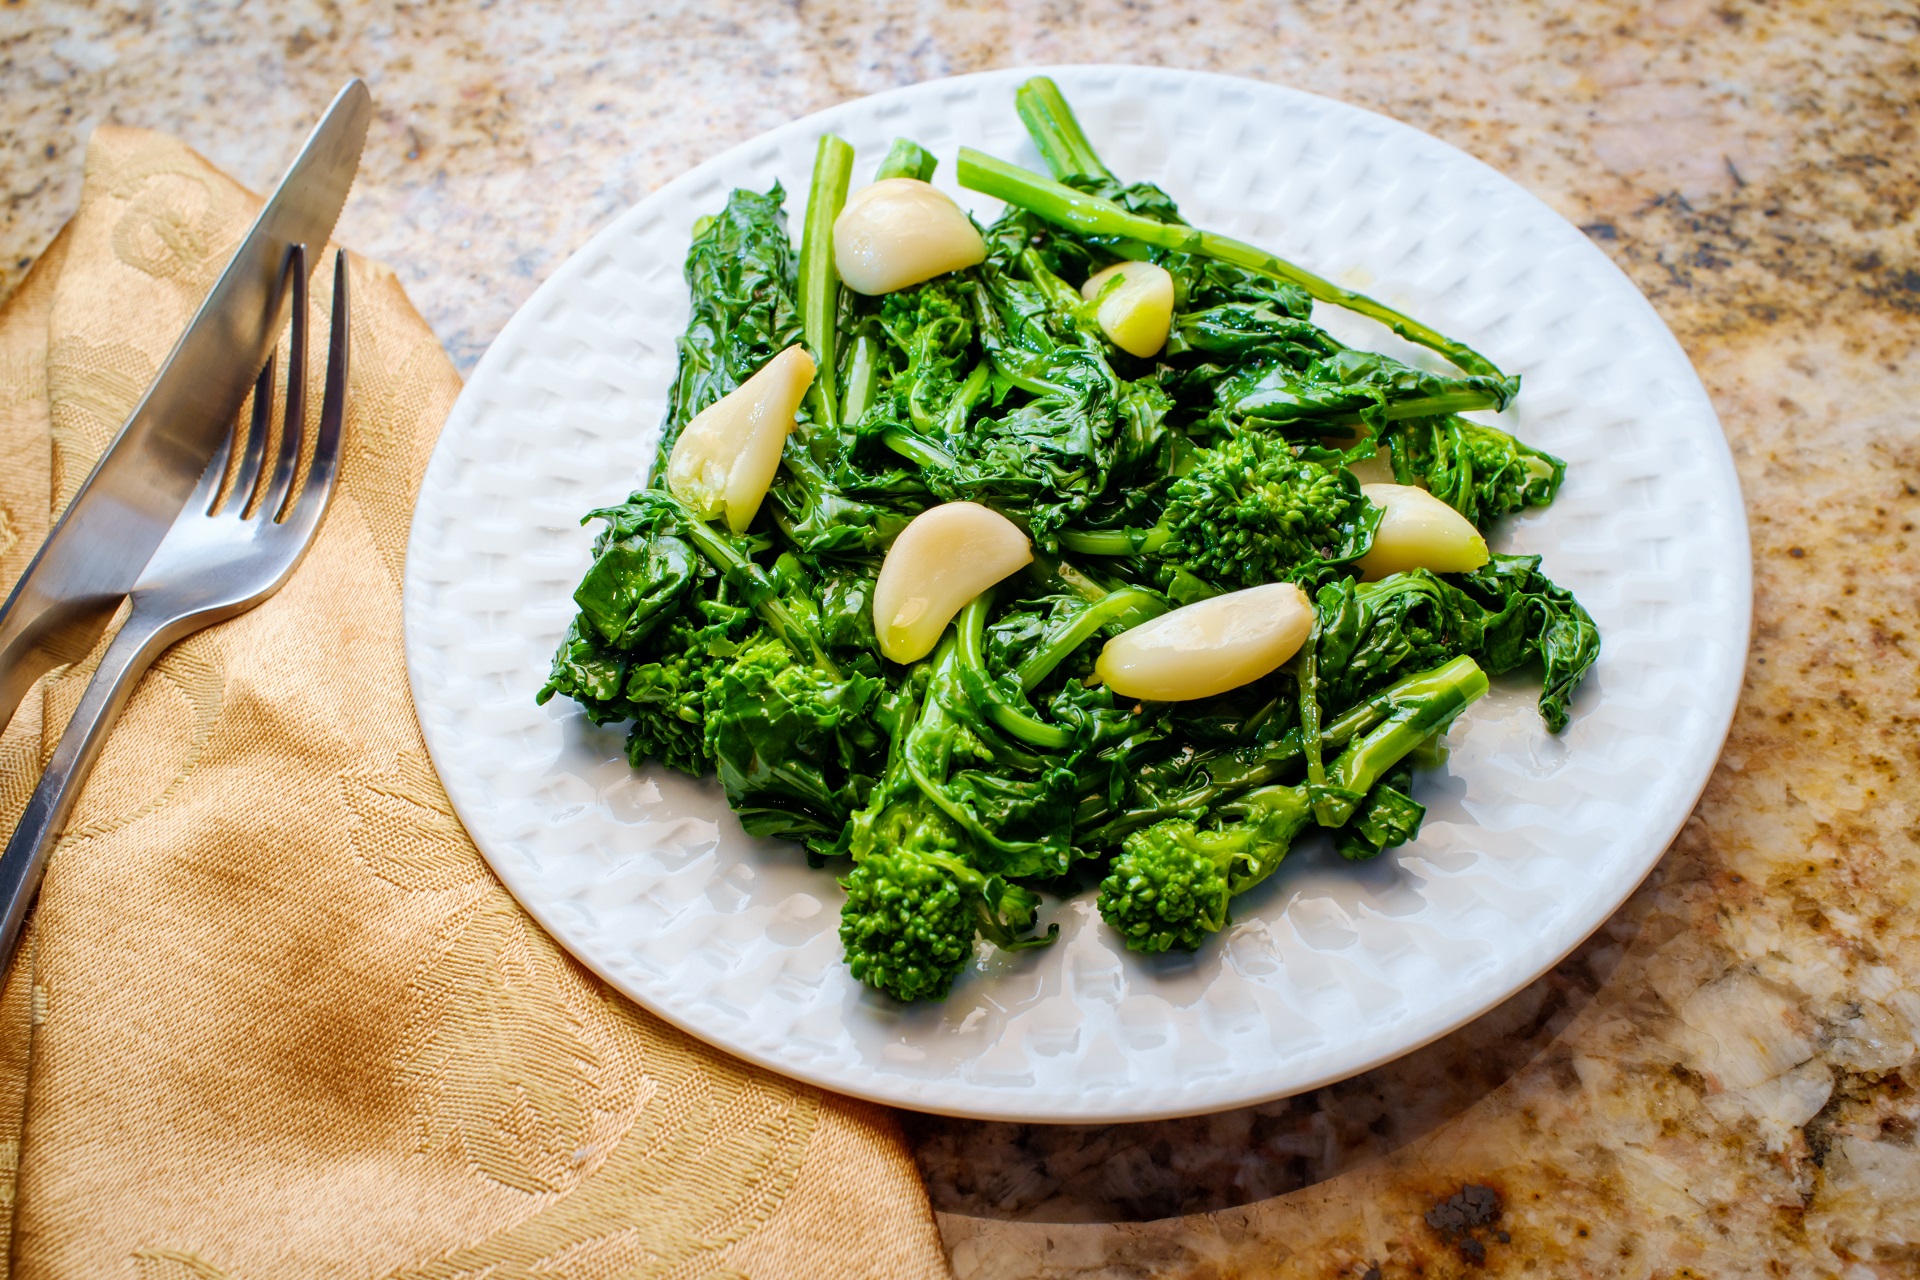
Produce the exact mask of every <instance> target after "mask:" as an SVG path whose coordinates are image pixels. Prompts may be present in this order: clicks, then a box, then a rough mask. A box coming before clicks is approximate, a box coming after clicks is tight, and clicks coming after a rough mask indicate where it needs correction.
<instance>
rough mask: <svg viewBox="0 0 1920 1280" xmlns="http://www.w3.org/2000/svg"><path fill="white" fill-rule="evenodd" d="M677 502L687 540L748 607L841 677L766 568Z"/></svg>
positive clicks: (817, 637)
mask: <svg viewBox="0 0 1920 1280" xmlns="http://www.w3.org/2000/svg"><path fill="white" fill-rule="evenodd" d="M674 506H676V507H677V508H679V513H680V517H681V520H680V523H681V524H682V526H683V527H684V531H685V533H686V535H687V540H688V541H690V542H692V543H693V545H694V547H695V548H696V549H698V550H699V552H700V554H701V555H703V556H705V557H706V558H707V559H708V560H709V561H710V562H711V563H712V564H713V567H714V568H716V569H718V570H720V572H721V574H722V575H723V576H724V577H725V578H726V579H727V581H729V582H731V583H733V585H734V586H735V587H736V588H737V589H738V590H739V592H740V594H741V596H742V597H743V598H744V599H745V600H746V602H747V605H748V607H749V608H751V609H752V610H753V611H754V612H755V613H757V614H759V615H760V620H761V621H762V622H764V623H766V624H767V625H768V626H769V627H771V628H773V632H774V634H775V635H777V636H779V637H780V638H781V639H782V640H784V641H785V642H786V643H787V644H788V645H789V646H791V647H792V648H794V649H796V650H798V651H800V652H801V653H804V654H805V655H807V657H808V658H810V659H812V661H813V665H814V666H816V667H819V668H820V669H821V670H822V671H825V672H826V673H827V674H828V675H831V676H833V677H834V678H835V679H838V678H839V676H840V670H839V668H838V667H836V666H835V665H834V664H833V660H832V659H831V658H829V657H827V653H826V649H825V648H824V647H823V646H822V645H821V643H820V637H819V636H818V635H816V634H815V633H814V630H813V628H812V627H809V626H808V625H807V624H806V623H805V622H803V621H801V619H800V618H799V616H798V615H797V614H795V613H794V612H793V610H791V609H789V608H787V605H786V602H785V601H783V600H782V599H780V588H779V587H778V586H776V585H775V584H774V581H773V579H772V578H770V577H768V576H767V571H766V570H765V569H762V568H761V567H760V566H759V565H757V564H755V563H754V562H753V560H752V559H750V558H749V557H748V556H746V555H745V554H743V553H742V552H741V550H740V549H739V548H738V547H736V546H734V545H733V544H732V543H731V542H729V541H727V540H726V539H725V538H723V537H721V536H720V535H719V534H718V533H716V532H714V529H713V526H712V525H709V524H708V523H707V522H706V521H704V520H702V519H700V518H699V517H698V516H696V515H694V514H693V512H692V511H691V510H690V509H689V508H687V507H686V506H685V505H683V504H682V503H680V502H679V501H678V500H677V499H675V500H674Z"/></svg>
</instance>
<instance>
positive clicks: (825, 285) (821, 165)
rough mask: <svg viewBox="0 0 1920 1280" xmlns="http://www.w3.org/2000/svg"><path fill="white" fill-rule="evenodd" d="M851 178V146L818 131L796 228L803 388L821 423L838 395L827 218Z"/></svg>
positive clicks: (833, 417)
mask: <svg viewBox="0 0 1920 1280" xmlns="http://www.w3.org/2000/svg"><path fill="white" fill-rule="evenodd" d="M852 177H853V147H852V146H851V145H849V144H848V143H847V142H846V140H845V139H842V138H836V137H834V136H833V135H832V134H830V133H828V134H822V135H821V137H820V146H819V149H818V150H816V151H815V152H814V157H813V182H812V184H811V185H810V186H809V187H808V189H807V220H806V223H805V225H804V226H803V227H802V228H801V233H800V327H801V331H802V332H803V333H805V334H806V338H807V346H808V347H810V348H811V349H812V351H813V363H814V372H813V386H812V387H810V388H809V389H808V391H807V395H808V398H809V399H810V400H811V401H812V402H813V406H814V417H815V421H817V422H818V423H819V424H820V425H821V426H823V427H827V428H834V427H837V426H839V425H840V424H839V421H838V419H837V415H838V413H839V410H840V397H839V395H838V393H837V391H836V388H835V386H834V381H835V377H836V373H835V369H836V366H835V364H834V360H835V358H836V352H835V349H834V340H835V336H836V335H835V332H834V328H835V325H836V324H837V323H838V321H839V312H840V274H839V272H837V271H836V270H835V269H834V265H833V223H834V219H836V218H838V217H839V216H840V210H841V207H842V206H844V205H845V204H846V203H847V183H848V181H849V180H850V179H851V178H852Z"/></svg>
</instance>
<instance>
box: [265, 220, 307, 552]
mask: <svg viewBox="0 0 1920 1280" xmlns="http://www.w3.org/2000/svg"><path fill="white" fill-rule="evenodd" d="M288 258H289V260H290V264H291V274H292V276H293V331H292V333H291V335H290V336H289V338H288V341H287V402H286V404H285V406H284V407H283V409H282V411H281V415H280V453H279V456H278V457H276V458H275V460H274V464H273V475H272V477H271V478H270V479H269V480H268V481H267V491H266V493H265V494H264V495H263V496H262V497H261V499H260V514H261V515H263V516H265V517H266V518H267V519H268V520H278V519H279V518H280V509H281V508H282V507H284V506H286V503H287V491H288V490H289V489H291V488H292V487H293V473H294V472H295V471H297V470H299V467H300V444H301V438H302V436H303V435H304V434H305V431H306V422H307V246H305V245H303V244H297V245H294V246H293V248H292V249H291V250H290V251H289V253H288Z"/></svg>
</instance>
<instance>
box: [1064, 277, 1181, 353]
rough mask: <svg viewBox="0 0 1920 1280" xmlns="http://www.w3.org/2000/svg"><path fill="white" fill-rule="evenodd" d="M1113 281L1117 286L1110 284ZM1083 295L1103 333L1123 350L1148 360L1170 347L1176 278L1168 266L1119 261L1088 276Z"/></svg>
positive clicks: (1082, 287)
mask: <svg viewBox="0 0 1920 1280" xmlns="http://www.w3.org/2000/svg"><path fill="white" fill-rule="evenodd" d="M1112 280H1117V281H1118V283H1117V284H1113V285H1109V284H1108V281H1112ZM1080 296H1081V297H1083V298H1085V299H1086V300H1087V301H1088V302H1091V303H1093V304H1094V317H1095V319H1097V320H1099V322H1100V331H1101V332H1102V333H1104V334H1106V335H1107V337H1109V338H1111V339H1113V345H1114V346H1116V347H1118V348H1120V349H1121V350H1122V351H1125V352H1128V353H1129V354H1131V355H1136V356H1141V357H1145V356H1150V355H1153V354H1154V353H1156V352H1158V351H1159V350H1160V348H1162V347H1164V346H1166V345H1167V333H1168V332H1169V331H1170V330H1171V329H1172V328H1173V277H1172V276H1171V275H1169V274H1168V273H1167V269H1166V268H1165V267H1160V266H1156V265H1154V264H1153V263H1151V262H1116V263H1114V264H1113V265H1112V266H1110V267H1108V268H1107V269H1106V270H1104V271H1096V272H1094V273H1093V274H1092V275H1090V276H1088V277H1087V282H1086V283H1085V284H1083V285H1081V286H1080Z"/></svg>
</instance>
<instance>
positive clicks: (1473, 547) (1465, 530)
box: [1359, 484, 1487, 582]
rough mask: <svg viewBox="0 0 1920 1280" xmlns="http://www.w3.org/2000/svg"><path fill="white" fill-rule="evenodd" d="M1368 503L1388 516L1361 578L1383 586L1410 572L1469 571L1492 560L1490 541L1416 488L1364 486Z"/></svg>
mask: <svg viewBox="0 0 1920 1280" xmlns="http://www.w3.org/2000/svg"><path fill="white" fill-rule="evenodd" d="M1360 492H1361V493H1363V494H1365V495H1366V497H1367V501H1369V502H1371V503H1372V504H1373V505H1374V506H1376V507H1379V508H1380V509H1381V511H1383V512H1385V514H1384V515H1383V516H1381V518H1380V529H1379V532H1377V533H1375V534H1374V535H1373V549H1372V550H1370V551H1368V552H1367V554H1365V555H1364V556H1361V557H1360V561H1359V568H1360V573H1361V576H1363V577H1364V578H1366V580H1367V581H1368V582H1377V581H1379V580H1380V579H1381V578H1384V577H1386V576H1388V575H1389V574H1394V573H1404V572H1406V571H1407V570H1408V569H1431V570H1433V571H1434V572H1435V573H1466V572H1467V571H1468V570H1470V569H1478V568H1479V567H1480V566H1481V565H1483V564H1485V563H1486V562H1487V540H1486V539H1485V538H1483V537H1481V536H1480V531H1479V530H1478V529H1475V528H1474V527H1473V525H1472V524H1471V523H1469V522H1468V520H1467V518H1466V517H1465V516H1463V515H1461V514H1460V513H1459V512H1458V511H1455V510H1454V509H1453V508H1452V507H1450V506H1448V505H1447V504H1446V503H1444V502H1442V501H1440V499H1438V498H1436V497H1434V496H1433V495H1432V494H1430V493H1428V492H1427V491H1426V490H1425V489H1418V488H1415V487H1414V486H1413V485H1410V484H1363V485H1361V486H1360Z"/></svg>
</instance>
